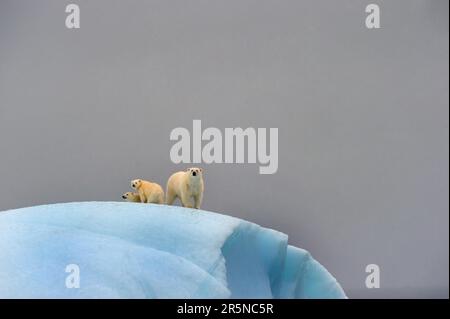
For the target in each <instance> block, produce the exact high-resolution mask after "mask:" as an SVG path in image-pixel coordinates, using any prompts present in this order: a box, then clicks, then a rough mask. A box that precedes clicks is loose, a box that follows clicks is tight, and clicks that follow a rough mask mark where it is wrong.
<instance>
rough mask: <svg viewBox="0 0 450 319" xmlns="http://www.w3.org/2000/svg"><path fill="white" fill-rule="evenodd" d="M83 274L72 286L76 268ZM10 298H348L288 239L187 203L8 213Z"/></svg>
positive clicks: (4, 234)
mask: <svg viewBox="0 0 450 319" xmlns="http://www.w3.org/2000/svg"><path fill="white" fill-rule="evenodd" d="M70 264H75V265H77V266H78V267H79V270H80V287H79V288H71V289H69V288H67V287H66V278H67V277H68V276H69V275H70V273H67V272H66V266H67V265H70ZM0 298H345V294H344V292H343V290H342V288H341V287H340V286H339V284H338V283H337V282H336V280H335V279H334V278H333V277H332V276H331V275H330V274H329V273H328V272H327V271H326V269H325V268H324V267H322V266H321V265H320V264H319V263H318V262H317V261H315V260H314V259H313V258H312V257H311V255H310V254H309V253H308V252H306V251H305V250H302V249H299V248H295V247H292V246H289V245H288V244H287V236H286V235H285V234H282V233H280V232H277V231H274V230H270V229H266V228H263V227H260V226H258V225H256V224H253V223H250V222H247V221H244V220H241V219H237V218H233V217H229V216H226V215H221V214H217V213H212V212H207V211H202V210H192V209H186V208H182V207H177V206H165V205H152V204H136V203H115V202H83V203H68V204H55V205H46V206H36V207H30V208H22V209H17V210H10V211H5V212H0Z"/></svg>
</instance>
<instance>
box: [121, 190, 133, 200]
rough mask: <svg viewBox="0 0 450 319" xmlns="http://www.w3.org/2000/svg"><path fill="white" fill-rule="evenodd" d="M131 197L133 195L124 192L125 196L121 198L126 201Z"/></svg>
mask: <svg viewBox="0 0 450 319" xmlns="http://www.w3.org/2000/svg"><path fill="white" fill-rule="evenodd" d="M131 197H133V193H132V192H126V193H125V194H123V195H122V198H123V199H125V200H127V199H128V198H131Z"/></svg>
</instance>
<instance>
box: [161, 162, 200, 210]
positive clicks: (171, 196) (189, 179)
mask: <svg viewBox="0 0 450 319" xmlns="http://www.w3.org/2000/svg"><path fill="white" fill-rule="evenodd" d="M203 189H204V183H203V170H202V169H201V168H197V167H192V168H188V169H187V170H186V171H184V172H176V173H174V174H173V175H172V176H170V177H169V180H168V181H167V190H166V199H167V200H166V203H167V205H172V204H173V202H174V201H175V199H176V198H177V197H178V198H179V199H180V200H181V204H183V206H184V207H188V208H196V209H199V208H200V205H201V204H202V200H203ZM192 198H193V199H194V205H192V201H191V199H192Z"/></svg>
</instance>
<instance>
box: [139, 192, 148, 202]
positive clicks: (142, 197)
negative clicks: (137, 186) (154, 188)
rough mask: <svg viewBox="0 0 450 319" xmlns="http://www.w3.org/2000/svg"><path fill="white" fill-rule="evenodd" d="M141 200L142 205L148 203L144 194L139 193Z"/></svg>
mask: <svg viewBox="0 0 450 319" xmlns="http://www.w3.org/2000/svg"><path fill="white" fill-rule="evenodd" d="M139 199H140V200H141V203H145V202H147V199H146V198H145V194H144V192H139Z"/></svg>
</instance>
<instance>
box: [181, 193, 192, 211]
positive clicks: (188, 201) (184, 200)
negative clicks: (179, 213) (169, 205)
mask: <svg viewBox="0 0 450 319" xmlns="http://www.w3.org/2000/svg"><path fill="white" fill-rule="evenodd" d="M181 203H182V204H183V207H187V208H192V204H191V199H190V198H189V196H187V195H186V193H184V192H182V193H181Z"/></svg>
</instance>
